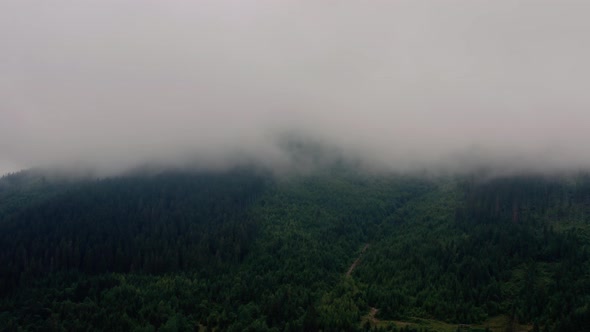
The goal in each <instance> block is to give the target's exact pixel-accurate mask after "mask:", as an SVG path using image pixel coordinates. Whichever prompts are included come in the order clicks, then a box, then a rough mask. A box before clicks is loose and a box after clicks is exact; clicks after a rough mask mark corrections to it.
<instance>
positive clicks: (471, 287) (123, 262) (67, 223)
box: [0, 169, 590, 331]
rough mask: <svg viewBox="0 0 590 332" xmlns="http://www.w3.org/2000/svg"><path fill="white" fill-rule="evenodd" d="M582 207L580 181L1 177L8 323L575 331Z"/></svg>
mask: <svg viewBox="0 0 590 332" xmlns="http://www.w3.org/2000/svg"><path fill="white" fill-rule="evenodd" d="M589 212H590V181H589V180H588V178H587V177H585V176H583V175H582V176H577V177H573V178H569V179H544V178H534V177H514V178H501V179H495V180H488V181H484V182H477V181H475V180H473V179H436V180H432V179H431V180H423V179H414V178H405V177H400V176H384V175H381V176H377V175H375V176H368V175H360V174H355V173H354V172H353V171H351V170H345V169H338V170H332V171H330V172H325V173H322V174H316V175H308V176H299V177H293V178H290V179H281V180H276V179H273V178H272V177H270V176H268V175H265V174H264V173H261V172H254V171H249V170H236V171H231V172H227V173H201V174H188V173H179V172H176V173H174V172H170V173H163V174H159V175H151V176H148V175H133V176H125V177H119V178H111V179H103V180H93V181H91V180H85V181H65V180H59V181H58V180H54V179H45V178H44V177H43V176H39V175H35V176H32V175H27V174H16V175H11V176H8V177H5V178H3V179H1V180H0V296H1V297H0V326H3V327H5V329H7V330H19V329H24V330H52V331H53V330H63V331H77V330H85V331H86V330H113V331H156V330H158V331H160V330H161V331H186V330H198V329H201V330H216V331H221V330H222V331H226V330H227V331H283V330H287V331H313V330H320V329H321V330H323V331H351V330H363V331H364V330H367V329H373V328H375V326H374V324H373V323H372V322H370V321H369V320H366V319H365V320H364V321H363V319H362V317H364V316H366V315H367V313H368V312H369V309H370V308H378V309H379V310H378V313H377V317H374V318H373V319H380V320H404V321H408V320H416V321H418V320H419V319H418V318H416V317H421V318H424V319H437V320H441V321H446V322H449V323H456V324H473V323H480V322H482V321H484V320H486V319H487V318H488V317H492V316H496V315H500V314H502V315H507V316H508V317H509V318H510V321H511V322H520V323H530V326H532V327H534V328H535V329H537V330H539V329H540V330H543V329H548V330H557V331H571V330H581V329H583V327H585V326H589V325H590V309H589V306H588V303H590V276H589V275H588V271H590V269H589V268H590V265H589V263H590V257H589V255H588V245H589V244H590V228H589V227H588V225H587V216H588V213H589ZM367 244H370V246H368V247H367V248H368V249H366V251H363V250H362V248H364V247H365V245H367ZM357 259H358V265H356V266H355V268H354V270H353V271H352V273H351V275H350V276H347V275H346V272H347V270H348V269H349V267H350V266H351V264H352V263H353V262H355V260H357ZM361 322H364V324H363V323H361ZM533 323H534V324H533ZM510 324H511V323H510ZM510 324H509V325H510ZM384 326H385V325H380V326H379V328H381V329H385V327H384ZM455 326H456V325H455ZM388 329H389V330H394V329H395V327H394V326H393V325H391V326H390V327H389V328H388ZM400 329H401V328H400ZM403 329H406V330H409V329H410V327H407V326H406V327H405V328H403ZM420 329H423V330H425V328H420Z"/></svg>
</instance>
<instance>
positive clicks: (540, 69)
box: [0, 0, 590, 174]
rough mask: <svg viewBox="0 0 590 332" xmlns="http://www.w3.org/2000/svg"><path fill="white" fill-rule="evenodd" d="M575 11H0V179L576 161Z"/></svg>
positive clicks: (99, 5) (76, 4) (495, 7)
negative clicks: (60, 170) (74, 171)
mask: <svg viewBox="0 0 590 332" xmlns="http://www.w3.org/2000/svg"><path fill="white" fill-rule="evenodd" d="M589 11H590V3H587V2H585V1H559V2H557V1H545V0H529V1H470V0H464V1H444V2H438V1H373V2H362V1H352V0H344V1H270V0H269V1H263V0H253V1H229V0H221V1H220V0H216V1H213V0H211V1H209V0H200V1H180V0H178V1H155V0H153V1H130V0H117V1H115V0H100V1H99V0H88V1H73V0H72V1H66V0H55V1H50V2H48V1H32V0H30V1H29V0H24V1H23V0H18V1H16V0H7V1H3V2H2V4H0V43H1V45H2V52H1V53H0V173H1V172H3V171H9V170H14V169H17V168H27V167H35V166H68V165H69V166H70V167H71V166H72V165H77V166H81V167H92V168H95V169H97V170H99V171H101V172H103V173H107V174H110V173H115V172H120V171H124V170H126V169H129V168H133V167H136V166H138V165H142V164H145V163H155V164H159V165H171V166H178V165H190V164H193V163H194V164H197V165H199V166H200V167H227V166H228V165H233V164H238V163H244V162H246V163H262V164H263V165H265V166H275V167H286V168H288V167H289V165H290V164H291V163H293V162H294V158H293V156H292V155H290V152H289V151H288V149H287V150H286V149H285V148H284V144H283V143H282V142H284V139H285V137H297V138H302V139H303V140H304V141H306V142H317V143H318V144H320V145H322V146H325V147H328V148H329V149H332V150H335V151H339V153H340V154H341V155H342V156H344V157H346V158H350V159H353V160H356V161H358V162H359V163H360V164H362V165H364V166H365V167H367V168H371V169H376V170H393V171H415V170H426V171H445V172H455V171H469V170H473V169H477V168H481V167H488V168H493V169H498V170H506V171H510V170H534V171H562V170H566V171H567V170H578V169H588V168H590V148H588V146H587V144H586V142H587V141H588V140H589V139H590V94H589V93H588V91H587V89H588V87H589V86H590V64H589V61H588V59H590V38H588V31H590V21H589V20H588V19H587V13H588V12H589Z"/></svg>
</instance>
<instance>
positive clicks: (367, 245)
mask: <svg viewBox="0 0 590 332" xmlns="http://www.w3.org/2000/svg"><path fill="white" fill-rule="evenodd" d="M368 248H369V244H368V243H367V244H365V246H364V247H363V250H361V253H360V254H359V257H357V259H356V260H355V261H354V262H353V263H352V265H351V266H350V267H349V268H348V271H347V272H346V276H347V277H350V275H351V274H352V271H354V269H355V268H356V266H357V265H359V263H360V261H361V258H362V257H363V254H364V253H365V251H367V249H368Z"/></svg>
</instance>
